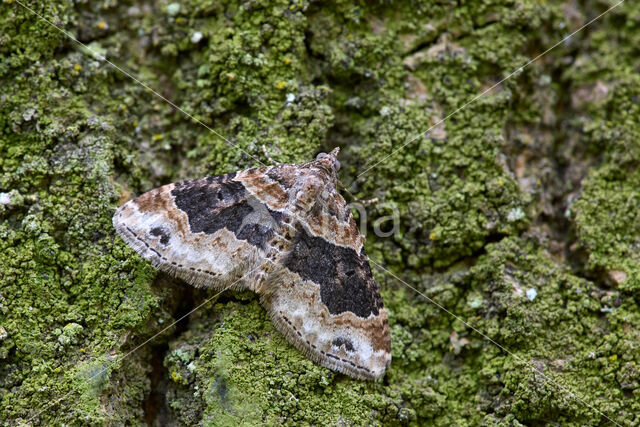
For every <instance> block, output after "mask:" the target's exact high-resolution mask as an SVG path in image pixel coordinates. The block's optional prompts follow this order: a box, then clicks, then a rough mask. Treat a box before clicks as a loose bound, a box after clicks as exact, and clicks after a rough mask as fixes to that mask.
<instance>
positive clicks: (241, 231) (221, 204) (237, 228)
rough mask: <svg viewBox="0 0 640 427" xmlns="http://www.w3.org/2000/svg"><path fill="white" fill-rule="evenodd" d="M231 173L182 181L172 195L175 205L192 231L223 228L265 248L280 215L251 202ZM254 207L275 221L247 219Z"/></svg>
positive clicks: (212, 231)
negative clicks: (262, 210)
mask: <svg viewBox="0 0 640 427" xmlns="http://www.w3.org/2000/svg"><path fill="white" fill-rule="evenodd" d="M234 176H235V173H234V174H229V175H221V176H216V177H209V178H204V179H201V180H195V181H185V182H182V183H179V184H176V187H175V188H174V189H173V190H172V191H171V195H172V196H173V198H174V203H175V204H176V206H177V207H178V208H179V209H180V210H182V211H183V212H184V213H185V214H187V217H188V218H189V229H190V230H191V232H192V233H205V234H213V233H215V232H217V231H218V230H221V229H222V228H226V229H227V230H229V231H231V232H233V233H234V234H235V235H236V237H237V238H238V239H240V240H246V241H247V242H249V243H250V244H252V245H254V246H258V247H260V248H262V249H265V248H266V244H267V242H268V241H269V240H270V239H271V238H272V237H273V235H274V230H273V228H274V227H275V226H276V225H278V224H279V223H280V220H281V218H282V214H280V213H279V212H275V211H271V210H270V209H268V208H267V207H266V205H263V204H261V203H260V202H259V201H257V199H254V201H253V203H252V204H250V203H249V202H248V200H247V198H248V197H252V196H250V195H249V193H248V192H247V190H246V189H245V187H244V185H243V184H242V183H240V182H237V181H233V180H232V178H233V177H234ZM252 205H253V206H252ZM254 206H255V207H258V206H259V208H260V209H264V212H268V214H270V215H271V218H273V220H274V221H267V222H266V223H260V222H258V223H255V222H251V221H246V219H247V218H248V216H249V215H251V214H253V213H254V212H255V209H254Z"/></svg>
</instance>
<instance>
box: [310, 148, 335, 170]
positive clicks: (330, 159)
mask: <svg viewBox="0 0 640 427" xmlns="http://www.w3.org/2000/svg"><path fill="white" fill-rule="evenodd" d="M339 152H340V147H336V148H334V149H333V150H332V151H331V152H330V153H329V154H327V153H320V154H318V155H317V156H316V162H319V163H320V164H322V165H323V166H324V167H326V168H328V169H333V171H334V172H338V171H339V170H340V162H339V161H338V153H339Z"/></svg>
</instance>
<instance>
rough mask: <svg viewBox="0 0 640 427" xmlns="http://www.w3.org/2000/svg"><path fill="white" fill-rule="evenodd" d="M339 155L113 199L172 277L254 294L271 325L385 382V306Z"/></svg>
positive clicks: (314, 353) (127, 235)
mask: <svg viewBox="0 0 640 427" xmlns="http://www.w3.org/2000/svg"><path fill="white" fill-rule="evenodd" d="M338 152H339V149H338V148H336V149H334V150H333V151H332V152H330V153H329V154H325V153H320V154H319V155H318V156H317V157H316V159H315V160H313V161H310V162H307V163H302V164H294V165H292V164H278V165H275V166H268V167H259V168H253V169H247V170H243V171H238V172H234V173H230V174H226V175H219V176H212V177H208V178H202V179H195V180H189V181H183V182H178V183H174V184H169V185H165V186H163V187H159V188H156V189H154V190H151V191H149V192H147V193H144V194H142V195H141V196H139V197H138V198H136V199H134V200H130V201H129V202H127V203H125V204H124V205H122V206H121V207H120V208H118V210H117V211H116V213H115V215H114V216H113V225H114V227H115V229H116V231H117V232H118V234H119V235H120V236H121V237H122V239H124V241H125V242H126V243H128V244H129V246H131V247H132V248H133V249H135V250H136V251H137V252H138V253H139V254H140V255H142V257H144V258H146V259H148V260H149V261H151V263H152V264H153V265H154V266H155V267H157V268H158V269H160V270H162V271H164V272H166V273H168V274H169V275H172V276H174V277H177V278H180V279H182V280H184V281H185V282H187V283H189V284H191V285H193V286H197V287H207V288H213V289H216V290H220V291H222V290H224V289H227V288H233V289H236V290H240V289H242V290H244V289H249V290H252V291H254V292H256V293H257V294H258V295H259V296H260V302H261V304H262V305H263V307H264V308H265V309H266V310H267V312H268V313H269V316H270V318H271V320H272V321H273V324H274V325H275V327H276V329H277V330H278V331H280V333H282V335H284V336H285V337H286V339H287V340H288V341H289V342H290V343H291V344H293V345H294V346H295V347H297V348H298V349H299V350H301V351H302V352H303V353H304V354H305V355H306V356H307V357H309V358H310V359H311V360H313V361H314V362H316V363H318V364H320V365H322V366H325V367H327V368H329V369H333V370H335V371H338V372H342V373H344V374H347V375H350V376H352V377H355V378H361V379H379V378H381V377H382V376H383V375H384V372H385V370H386V368H387V367H388V366H389V364H390V363H391V341H390V336H389V324H388V321H387V312H386V310H385V308H384V304H383V302H382V298H381V296H380V291H379V287H378V285H377V284H376V282H375V280H374V278H373V275H372V274H371V268H370V266H369V259H368V258H367V255H366V253H365V250H364V247H363V244H364V238H363V237H362V236H361V235H360V233H359V231H358V228H357V227H356V224H355V221H354V219H353V216H352V213H351V210H350V208H349V207H348V205H347V203H346V202H345V200H344V198H343V197H342V196H341V195H340V193H339V192H338V191H337V189H336V185H337V182H338V179H337V171H338V170H339V168H340V163H339V162H338V159H337V155H338Z"/></svg>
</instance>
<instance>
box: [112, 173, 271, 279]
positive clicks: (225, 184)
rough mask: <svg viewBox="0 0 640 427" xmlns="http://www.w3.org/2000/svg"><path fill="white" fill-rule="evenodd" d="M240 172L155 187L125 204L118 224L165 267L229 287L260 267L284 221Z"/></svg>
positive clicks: (135, 244) (125, 236)
mask: <svg viewBox="0 0 640 427" xmlns="http://www.w3.org/2000/svg"><path fill="white" fill-rule="evenodd" d="M235 176H236V174H235V173H232V174H228V175H221V176H215V177H209V178H203V179H197V180H192V181H184V182H180V183H175V184H169V185H165V186H163V187H159V188H156V189H154V190H151V191H149V192H147V193H144V194H143V195H141V196H140V197H138V198H136V199H134V200H131V201H129V202H127V203H126V204H124V205H123V206H121V207H120V208H119V209H118V210H117V212H116V214H115V215H114V217H113V224H114V227H115V228H116V230H117V232H118V234H120V236H121V237H122V238H123V239H124V240H125V241H126V242H127V243H128V244H129V245H130V246H131V247H133V248H134V249H135V250H136V251H137V252H138V253H140V254H141V255H142V256H143V257H144V258H147V259H149V260H150V261H151V262H152V263H153V265H154V266H156V267H157V268H159V269H160V270H162V271H165V272H167V273H169V274H171V275H174V276H176V277H179V278H181V279H183V280H185V281H186V282H188V283H190V284H192V285H194V286H207V287H214V288H224V287H225V286H227V285H228V284H230V283H233V281H235V280H237V279H239V278H240V277H241V276H242V274H243V273H246V272H247V271H248V270H249V269H251V268H255V267H257V266H258V265H260V263H261V262H262V261H263V259H264V256H265V254H266V252H267V242H268V241H269V239H270V238H271V237H272V236H273V234H274V228H276V227H277V219H278V213H273V215H274V217H275V219H274V217H269V214H270V213H269V211H268V210H264V212H262V210H261V209H260V207H261V205H262V204H261V203H260V202H259V201H258V200H256V199H255V198H254V197H253V196H252V195H251V194H249V193H248V192H247V191H246V190H245V188H244V186H243V185H242V183H240V182H238V181H236V180H235V179H234V178H235ZM245 283H246V282H240V283H238V284H236V285H235V286H234V287H244V286H246V284H245Z"/></svg>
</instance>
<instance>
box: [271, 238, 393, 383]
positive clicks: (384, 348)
mask: <svg viewBox="0 0 640 427" xmlns="http://www.w3.org/2000/svg"><path fill="white" fill-rule="evenodd" d="M261 300H262V303H263V305H264V306H265V307H266V308H267V310H268V311H269V314H270V316H271V318H272V320H273V322H274V324H275V325H276V327H277V329H278V330H279V331H280V332H281V333H282V334H283V335H284V336H285V337H286V338H287V339H288V340H289V341H290V342H291V343H292V344H293V345H295V346H296V347H297V348H298V349H300V350H301V351H302V352H303V353H304V354H306V355H307V357H309V358H310V359H312V360H313V361H315V362H317V363H319V364H320V365H323V366H325V367H327V368H330V369H333V370H336V371H339V372H342V373H345V374H348V375H350V376H353V377H356V378H363V379H379V378H381V377H382V376H383V375H384V372H385V370H386V368H387V367H388V366H389V364H390V362H391V341H390V335H389V324H388V321H387V313H386V310H385V308H384V305H383V303H382V298H381V296H380V292H379V288H378V285H377V284H376V282H375V280H374V278H373V275H372V274H371V269H370V267H369V261H368V258H367V256H366V254H365V252H364V249H362V248H361V250H360V252H356V251H355V250H354V249H353V248H351V247H348V246H347V247H345V246H339V245H335V244H333V243H331V242H328V241H327V240H326V239H324V238H323V237H321V236H314V235H313V234H311V233H310V232H309V231H308V230H306V229H305V228H304V227H302V226H301V227H299V230H298V233H296V235H295V236H294V238H293V245H292V246H291V249H290V250H289V251H288V253H285V254H283V256H282V258H281V259H280V260H279V261H278V263H277V266H276V267H275V268H274V272H273V274H272V275H271V276H270V277H269V278H268V283H267V284H266V286H265V288H264V292H263V293H262V295H261Z"/></svg>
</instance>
